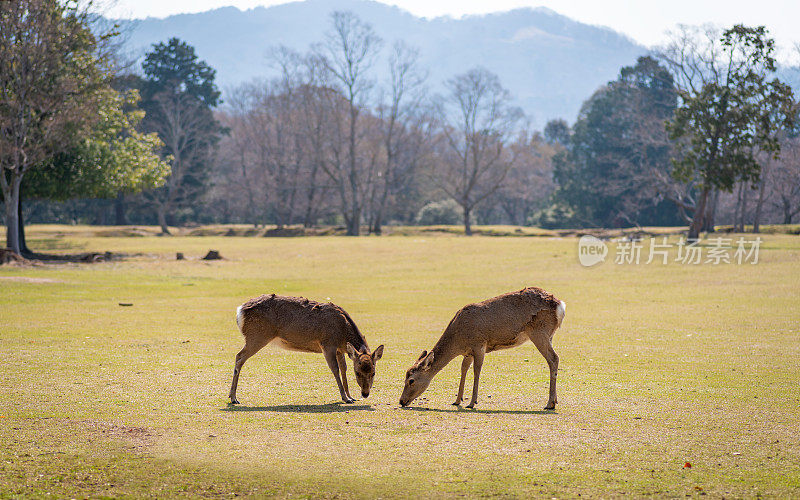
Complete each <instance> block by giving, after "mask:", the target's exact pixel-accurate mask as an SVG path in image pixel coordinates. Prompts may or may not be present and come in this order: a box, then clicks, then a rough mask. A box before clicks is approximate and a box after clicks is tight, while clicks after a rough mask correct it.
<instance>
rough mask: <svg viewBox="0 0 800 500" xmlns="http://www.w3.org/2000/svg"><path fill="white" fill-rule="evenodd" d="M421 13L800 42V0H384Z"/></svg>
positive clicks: (647, 34)
mask: <svg viewBox="0 0 800 500" xmlns="http://www.w3.org/2000/svg"><path fill="white" fill-rule="evenodd" d="M109 1H112V2H113V3H114V4H115V5H114V6H113V7H111V8H110V10H109V14H111V15H113V16H114V17H124V18H143V17H148V16H152V17H165V16H168V15H171V14H178V13H185V12H202V11H206V10H210V9H215V8H219V7H225V6H230V5H234V6H236V7H238V8H240V9H242V10H245V9H250V8H253V7H257V6H270V5H277V4H281V3H287V2H286V0H167V1H165V0H109ZM379 1H381V2H382V3H386V4H390V5H396V6H398V7H400V8H402V9H405V10H407V11H409V12H411V13H412V14H414V15H416V16H420V17H428V18H431V17H437V16H451V17H455V18H458V17H462V16H464V15H470V14H485V13H489V12H501V11H507V10H511V9H514V8H518V7H548V8H550V9H552V10H554V11H556V12H558V13H559V14H563V15H565V16H567V17H570V18H572V19H575V20H577V21H580V22H583V23H588V24H595V25H601V26H608V27H610V28H613V29H614V30H616V31H619V32H622V33H625V34H626V35H628V36H630V37H631V38H633V39H634V40H636V41H637V42H639V43H642V44H644V45H647V46H652V45H657V44H659V43H661V42H662V41H663V40H664V39H665V33H666V31H667V30H669V29H672V28H674V27H675V26H676V25H677V24H679V23H680V24H703V23H714V24H718V25H721V26H729V25H733V24H735V23H744V24H749V25H759V24H763V25H766V26H767V28H768V29H769V30H770V32H771V33H772V35H773V36H774V37H775V39H776V40H777V42H778V45H779V46H780V47H781V48H783V49H784V50H788V49H789V48H790V47H792V46H793V45H794V44H795V43H797V42H800V30H798V20H800V0H759V1H754V0H727V1H725V0H490V1H487V0H379Z"/></svg>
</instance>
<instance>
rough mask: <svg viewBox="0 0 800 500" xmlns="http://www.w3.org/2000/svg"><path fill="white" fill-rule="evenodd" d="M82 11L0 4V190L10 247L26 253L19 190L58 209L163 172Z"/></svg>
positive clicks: (105, 37)
mask: <svg viewBox="0 0 800 500" xmlns="http://www.w3.org/2000/svg"><path fill="white" fill-rule="evenodd" d="M91 24H92V16H91V14H90V12H89V11H88V10H85V9H81V8H79V7H78V6H76V5H75V4H72V3H67V4H64V3H61V2H57V1H49V0H25V1H18V2H0V186H2V194H3V200H4V204H5V209H6V217H5V219H6V242H7V245H8V246H9V247H10V248H11V249H12V250H14V251H16V252H21V251H22V250H23V242H24V231H23V225H22V221H21V218H20V214H21V213H22V211H21V204H22V199H21V193H20V191H21V187H22V182H23V177H24V178H26V184H27V185H28V188H27V189H28V190H29V193H28V194H33V195H36V196H42V197H49V198H56V199H63V198H66V197H70V196H73V195H76V194H81V195H85V194H89V195H104V194H106V193H108V190H109V189H111V190H113V189H121V188H132V189H136V188H141V187H144V186H149V185H157V184H158V182H159V181H160V180H161V179H162V178H163V175H164V173H165V170H166V166H165V165H163V164H162V163H160V162H158V161H157V160H156V159H155V158H154V156H153V150H154V148H157V147H158V146H159V143H158V139H157V138H156V137H154V136H148V135H143V134H139V133H138V132H136V130H135V128H134V127H135V123H136V122H137V121H138V120H140V119H141V114H140V113H138V112H134V111H130V110H126V108H128V107H130V106H131V105H132V104H133V103H134V102H135V99H136V95H135V94H131V95H126V96H123V95H120V94H119V93H117V92H116V91H114V90H113V89H112V88H111V82H112V79H113V73H114V72H113V69H114V68H113V64H112V55H113V54H112V51H111V50H110V49H109V47H111V45H112V44H111V43H110V40H111V38H113V36H114V35H115V33H114V32H113V31H111V32H106V33H104V34H102V35H98V36H95V35H94V34H92V30H91V28H90V25H91Z"/></svg>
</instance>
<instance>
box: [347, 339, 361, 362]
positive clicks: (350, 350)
mask: <svg viewBox="0 0 800 500" xmlns="http://www.w3.org/2000/svg"><path fill="white" fill-rule="evenodd" d="M347 355H348V356H350V359H352V360H353V361H355V359H356V357H357V356H358V352H357V351H356V348H355V347H353V344H351V343H350V342H348V343H347Z"/></svg>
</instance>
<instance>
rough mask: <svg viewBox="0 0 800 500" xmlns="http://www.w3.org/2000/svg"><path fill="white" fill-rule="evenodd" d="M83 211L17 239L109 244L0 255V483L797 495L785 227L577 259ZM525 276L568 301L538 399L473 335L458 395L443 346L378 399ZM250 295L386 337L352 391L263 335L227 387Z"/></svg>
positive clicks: (527, 241) (103, 488)
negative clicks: (473, 308) (435, 362)
mask: <svg viewBox="0 0 800 500" xmlns="http://www.w3.org/2000/svg"><path fill="white" fill-rule="evenodd" d="M61 229H63V231H61ZM97 231H100V230H97ZM97 231H95V229H92V228H86V227H83V228H77V229H76V228H69V227H66V226H64V227H62V228H58V227H55V228H54V226H47V227H38V228H37V227H33V228H31V230H30V231H29V238H30V243H31V246H32V247H33V248H34V250H38V251H48V252H67V253H69V252H72V253H77V252H88V251H98V252H104V251H107V250H108V251H112V252H124V253H127V254H130V257H129V258H128V259H126V260H123V261H111V262H104V263H96V264H59V265H47V266H41V267H27V268H21V267H8V266H4V267H0V363H2V369H0V387H1V388H2V392H0V442H2V446H1V447H0V497H15V496H20V497H23V496H24V497H45V496H48V495H55V496H57V497H84V496H91V497H147V496H149V497H159V498H161V497H173V496H209V497H231V496H233V495H239V496H242V495H253V496H279V497H296V496H311V497H376V496H381V497H408V496H416V497H452V496H464V495H466V496H511V497H523V496H525V497H527V496H540V497H544V496H546V497H559V498H560V497H578V496H581V497H611V496H622V495H633V496H645V495H649V496H659V497H662V496H666V497H678V496H681V497H683V496H686V495H690V496H701V495H709V496H712V497H757V496H776V497H798V496H800V472H798V471H800V409H798V408H800V237H797V236H785V235H766V236H763V238H764V243H763V244H762V247H761V252H760V256H759V257H760V260H759V263H758V264H756V265H750V264H743V265H738V264H721V265H717V266H715V265H710V264H704V265H698V266H690V265H686V264H680V263H675V262H670V263H669V264H667V265H663V264H660V263H651V264H643V263H642V264H639V265H633V264H630V265H616V264H614V263H613V262H611V261H610V260H612V259H613V257H614V255H613V249H612V254H611V255H609V261H607V262H606V263H604V264H601V265H599V266H596V267H593V268H584V267H581V266H580V264H579V263H578V259H577V239H575V238H563V239H559V238H546V237H540V238H514V237H487V236H483V237H472V238H467V237H463V236H456V235H431V236H429V237H428V236H424V235H422V236H420V235H415V236H399V235H398V236H391V237H360V238H346V237H335V236H331V237H306V238H260V237H249V238H248V237H155V236H142V237H113V236H112V237H100V236H97V234H98V233H97ZM103 234H114V233H113V232H105V233H103ZM749 237H750V236H749V235H748V238H749ZM673 240H674V237H673ZM644 243H645V247H646V246H647V243H648V242H647V240H645V242H644ZM212 248H213V249H216V250H219V251H220V252H221V254H222V255H223V256H224V257H225V260H223V261H213V262H207V261H202V260H199V257H200V256H202V255H203V254H204V253H205V252H206V251H207V250H208V249H212ZM175 252H183V253H184V254H186V256H187V257H188V259H189V260H185V261H176V260H174V256H175ZM645 252H646V251H645ZM643 260H644V259H643ZM530 285H535V286H541V287H543V288H545V289H546V290H548V291H551V292H552V293H554V294H555V295H556V296H557V297H559V298H561V299H563V300H564V301H565V302H566V303H567V315H566V319H565V321H564V324H563V326H562V328H561V329H560V330H559V331H558V332H557V333H556V337H555V348H556V352H557V353H558V354H559V355H560V358H561V365H560V371H559V397H558V399H559V404H558V407H557V410H556V411H555V412H545V411H542V408H543V406H544V404H545V402H546V399H547V379H548V373H547V367H546V364H545V362H544V360H543V358H542V357H541V356H540V355H539V354H538V352H536V349H535V348H534V347H533V345H532V344H531V343H527V344H524V345H523V346H521V347H518V348H515V349H511V350H506V351H500V352H496V353H491V354H490V355H489V356H487V359H486V362H485V364H484V369H483V372H482V374H481V392H480V398H479V402H478V406H477V409H476V410H474V411H471V410H467V409H459V408H457V407H454V406H451V405H450V403H451V402H452V401H453V400H454V399H455V393H456V388H457V384H458V368H459V365H460V363H458V361H457V360H456V361H455V362H453V363H451V365H450V366H448V367H447V368H446V369H445V370H443V371H442V372H441V373H440V374H439V375H438V376H437V377H436V378H435V379H434V382H433V383H432V384H431V386H430V388H429V389H428V391H427V392H426V393H425V394H424V395H423V398H424V399H420V400H417V401H415V402H414V403H413V404H412V407H410V408H407V409H402V408H400V407H399V405H398V403H397V401H398V398H399V396H400V392H401V390H402V380H403V375H404V372H405V370H406V369H407V368H408V367H409V366H410V364H411V363H412V361H413V360H415V359H416V357H417V356H418V355H419V353H420V352H421V351H422V350H423V349H430V347H432V346H433V344H434V342H435V341H436V339H437V338H438V336H439V335H440V334H441V331H442V330H443V328H444V327H445V326H446V325H447V323H448V321H449V320H450V319H451V317H452V316H453V314H454V313H455V311H456V310H458V309H459V308H460V307H461V306H463V305H464V304H466V303H469V302H473V301H477V300H482V299H485V298H488V297H491V296H494V295H497V294H499V293H502V292H506V291H510V290H515V289H519V288H521V287H523V286H530ZM271 292H276V293H281V294H289V295H303V296H307V297H309V298H313V299H317V300H328V298H330V300H332V301H333V302H335V303H337V304H339V305H341V306H342V307H344V308H345V309H346V310H347V311H348V312H349V313H350V315H351V316H352V317H353V318H354V320H355V321H356V322H357V324H358V325H359V327H360V329H361V331H362V332H364V334H365V336H366V337H367V340H368V342H369V343H370V345H371V346H372V347H373V348H374V347H377V346H378V345H379V344H385V345H386V350H385V353H384V356H383V359H382V360H381V361H380V362H379V363H378V371H377V376H376V380H375V386H374V388H373V391H372V394H371V395H370V397H369V399H367V400H362V401H357V402H356V403H355V404H353V405H345V404H340V403H339V396H338V390H337V389H336V386H335V382H334V380H333V377H332V376H331V374H330V371H329V370H328V368H327V366H326V365H325V362H324V360H323V359H322V356H321V355H314V354H302V353H293V352H286V351H281V350H277V349H274V348H269V347H268V348H266V349H264V350H263V351H261V352H260V353H259V354H257V355H256V356H255V357H254V358H252V359H251V360H250V361H248V362H247V364H246V365H245V366H244V369H243V372H242V377H241V380H240V384H239V392H238V396H239V399H240V401H241V402H242V405H241V406H238V407H235V408H231V407H229V406H228V405H227V404H226V402H227V398H226V396H227V393H228V387H229V384H230V377H231V374H232V373H231V372H232V368H233V357H234V355H235V353H236V352H237V351H238V350H239V349H240V348H241V346H242V338H241V336H240V334H239V333H238V330H237V328H236V325H235V320H234V314H235V309H236V307H237V306H238V305H239V304H241V303H242V302H243V301H245V300H246V299H247V298H249V297H252V296H255V295H258V294H261V293H271ZM119 303H132V304H133V305H132V306H130V307H122V306H120V305H119ZM470 379H471V375H470V377H469V378H468V383H469V381H470ZM350 383H351V387H353V386H354V385H355V381H354V380H353V375H352V367H351V369H350ZM468 385H469V384H468ZM352 392H354V393H355V392H357V391H352ZM467 392H468V393H469V391H467ZM687 462H688V463H689V464H691V467H686V465H687Z"/></svg>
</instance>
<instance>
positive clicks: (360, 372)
mask: <svg viewBox="0 0 800 500" xmlns="http://www.w3.org/2000/svg"><path fill="white" fill-rule="evenodd" d="M236 324H237V325H238V327H239V331H240V332H241V333H242V335H244V347H243V348H242V350H241V351H239V352H238V353H237V354H236V361H235V364H234V368H233V381H232V382H231V390H230V393H229V394H228V397H229V398H230V400H231V401H230V403H231V404H239V400H238V399H237V398H236V387H237V385H238V384H239V375H240V374H241V372H242V365H244V363H245V361H247V360H248V359H250V358H251V357H252V356H253V355H254V354H256V353H257V352H258V351H259V350H261V348H262V347H264V346H265V345H267V344H274V345H276V346H277V347H280V348H283V349H287V350H291V351H299V352H313V353H322V354H323V356H324V357H325V361H326V362H327V363H328V367H329V368H330V369H331V371H332V372H333V378H335V379H336V385H337V386H338V387H339V394H340V396H341V397H342V401H344V402H345V403H353V402H354V401H355V399H353V397H352V396H350V389H349V388H348V386H347V361H346V359H345V357H344V354H345V353H347V355H348V357H349V358H350V359H351V360H352V361H353V369H354V371H355V374H356V382H358V385H359V386H360V387H361V395H362V396H363V397H364V398H367V397H369V392H370V389H371V388H372V382H373V380H374V378H375V363H376V362H377V361H378V360H379V359H381V357H382V356H383V345H381V346H379V347H378V348H377V349H375V351H370V349H369V346H368V345H367V341H366V339H365V338H364V336H363V335H362V334H361V332H360V331H359V329H358V327H357V326H356V324H355V322H354V321H353V320H352V318H350V315H348V314H347V312H345V310H344V309H342V308H341V307H339V306H337V305H335V304H332V303H329V302H328V303H320V302H316V301H313V300H309V299H306V298H303V297H285V296H281V295H275V294H274V293H273V294H270V295H261V296H260V297H256V298H253V299H250V300H248V301H247V302H245V303H244V304H242V305H241V306H239V307H238V308H237V309H236Z"/></svg>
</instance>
